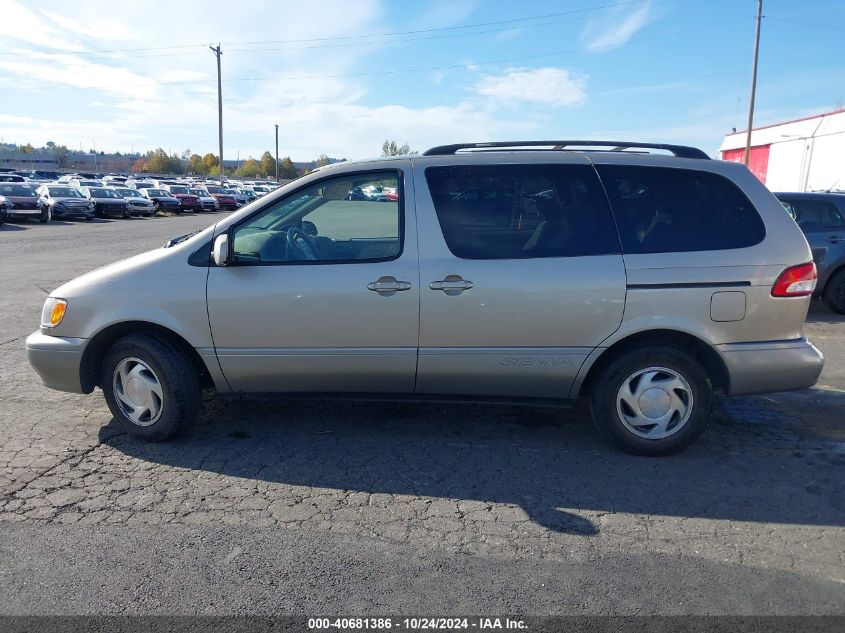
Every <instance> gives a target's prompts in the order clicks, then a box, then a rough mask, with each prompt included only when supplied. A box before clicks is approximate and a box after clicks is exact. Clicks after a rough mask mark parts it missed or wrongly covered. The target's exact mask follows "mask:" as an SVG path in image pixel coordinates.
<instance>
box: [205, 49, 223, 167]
mask: <svg viewBox="0 0 845 633" xmlns="http://www.w3.org/2000/svg"><path fill="white" fill-rule="evenodd" d="M208 48H210V49H211V51H212V52H213V53H214V54H215V55H216V56H217V130H218V134H219V136H220V182H223V82H222V81H221V79H220V56H221V55H222V54H223V51H221V50H220V44H217V46H209V47H208Z"/></svg>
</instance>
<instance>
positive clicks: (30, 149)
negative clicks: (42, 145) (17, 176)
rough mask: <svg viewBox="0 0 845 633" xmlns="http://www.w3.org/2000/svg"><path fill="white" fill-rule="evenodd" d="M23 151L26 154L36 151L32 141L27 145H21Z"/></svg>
mask: <svg viewBox="0 0 845 633" xmlns="http://www.w3.org/2000/svg"><path fill="white" fill-rule="evenodd" d="M21 151H22V152H23V153H24V154H32V152H34V151H35V148H34V147H33V146H32V144H31V143H27V144H26V145H21Z"/></svg>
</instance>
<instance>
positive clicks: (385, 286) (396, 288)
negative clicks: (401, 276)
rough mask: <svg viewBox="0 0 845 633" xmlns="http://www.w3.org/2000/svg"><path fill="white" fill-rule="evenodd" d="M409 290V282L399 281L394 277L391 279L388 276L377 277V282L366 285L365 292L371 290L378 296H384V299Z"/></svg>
mask: <svg viewBox="0 0 845 633" xmlns="http://www.w3.org/2000/svg"><path fill="white" fill-rule="evenodd" d="M410 289H411V284H410V283H409V282H407V281H399V280H398V279H396V277H391V276H389V275H388V276H386V277H379V278H378V280H377V281H371V282H370V283H368V284H367V290H372V291H374V292H377V293H379V294H380V295H384V296H385V297H389V296H391V295H394V294H396V293H397V292H402V291H403V290H410Z"/></svg>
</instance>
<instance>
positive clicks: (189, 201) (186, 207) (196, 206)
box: [159, 184, 202, 212]
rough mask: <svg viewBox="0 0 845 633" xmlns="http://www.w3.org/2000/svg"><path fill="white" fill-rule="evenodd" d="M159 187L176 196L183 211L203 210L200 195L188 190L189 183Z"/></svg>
mask: <svg viewBox="0 0 845 633" xmlns="http://www.w3.org/2000/svg"><path fill="white" fill-rule="evenodd" d="M159 188H160V189H163V190H164V191H166V192H168V193H169V194H170V195H171V196H173V197H174V198H176V199H177V200H178V201H179V204H180V209H181V210H182V211H193V212H197V211H202V202H200V199H199V197H198V196H195V195H193V194H192V193H191V192H190V191H188V186H187V185H172V184H171V185H161V186H160V187H159Z"/></svg>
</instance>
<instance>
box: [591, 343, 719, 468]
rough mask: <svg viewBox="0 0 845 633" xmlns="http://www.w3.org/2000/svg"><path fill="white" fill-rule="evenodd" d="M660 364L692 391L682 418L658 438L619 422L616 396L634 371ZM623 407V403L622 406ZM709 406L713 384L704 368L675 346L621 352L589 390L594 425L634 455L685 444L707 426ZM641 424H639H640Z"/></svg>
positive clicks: (673, 449) (664, 451)
mask: <svg viewBox="0 0 845 633" xmlns="http://www.w3.org/2000/svg"><path fill="white" fill-rule="evenodd" d="M651 367H661V368H666V369H669V370H671V371H673V372H676V373H677V374H679V375H680V376H681V377H682V378H683V379H684V380H686V382H687V384H688V385H689V387H690V390H691V392H692V408H691V411H690V412H689V417H688V418H687V420H686V422H685V423H684V424H683V425H681V426H678V427H677V428H676V429H675V430H674V431H672V429H671V427H667V428H669V430H670V432H671V434H670V435H668V436H667V437H663V438H660V439H647V438H644V437H640V436H638V435H636V434H635V433H634V432H633V431H631V430H629V428H628V427H627V426H626V424H625V423H624V422H623V420H622V418H621V416H620V413H619V411H618V409H617V396H618V395H619V393H620V389H621V388H622V386H623V383H625V382H626V381H627V380H628V379H629V378H630V377H632V376H634V375H635V374H636V373H637V372H639V371H641V370H644V369H647V368H651ZM623 408H624V407H623ZM712 409H713V386H712V384H711V382H710V378H709V377H708V375H707V372H706V371H705V370H704V368H703V367H702V366H701V364H700V363H699V362H698V361H697V360H696V359H695V358H694V357H693V356H692V355H691V354H690V353H689V352H687V351H685V350H683V349H681V348H679V347H670V346H661V345H646V346H643V347H637V348H634V349H631V350H629V351H627V352H624V353H623V354H622V355H620V356H618V357H617V358H615V359H613V360H612V361H610V363H609V364H608V365H607V366H606V367H605V368H604V370H603V371H602V373H601V375H600V376H599V377H598V380H596V381H595V383H594V384H593V388H592V390H591V393H590V411H591V413H592V416H593V421H594V422H595V424H596V426H597V427H598V429H599V430H600V431H601V432H602V433H603V434H604V436H605V437H607V439H608V440H610V441H611V442H612V443H613V444H614V445H615V446H616V447H617V448H619V449H621V450H623V451H625V452H626V453H631V454H634V455H647V456H654V457H656V456H661V455H670V454H672V453H676V452H678V451H680V450H683V449H684V448H686V447H687V446H689V445H690V444H691V443H692V442H693V441H694V440H695V439H696V438H697V437H698V436H699V435H701V433H702V432H703V431H704V429H705V428H706V426H707V423H708V422H709V421H710V416H711V412H712ZM640 428H642V427H640Z"/></svg>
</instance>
